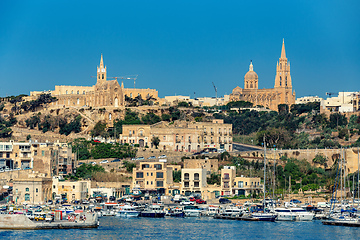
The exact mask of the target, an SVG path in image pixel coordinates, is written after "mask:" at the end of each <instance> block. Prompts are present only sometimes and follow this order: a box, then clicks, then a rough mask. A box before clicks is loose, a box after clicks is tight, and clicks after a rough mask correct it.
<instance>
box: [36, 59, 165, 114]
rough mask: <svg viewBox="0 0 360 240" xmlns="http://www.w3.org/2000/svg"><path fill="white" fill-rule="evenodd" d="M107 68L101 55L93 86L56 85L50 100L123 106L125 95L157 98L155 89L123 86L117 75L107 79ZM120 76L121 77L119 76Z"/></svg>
mask: <svg viewBox="0 0 360 240" xmlns="http://www.w3.org/2000/svg"><path fill="white" fill-rule="evenodd" d="M108 78H109V77H108V76H107V68H106V66H105V65H104V61H103V56H102V55H101V59H100V65H99V66H98V67H97V75H96V79H97V81H96V84H95V85H93V86H64V85H57V86H55V90H54V91H51V96H53V97H56V98H57V101H55V102H52V103H51V105H52V106H54V107H115V108H117V107H123V106H125V95H127V96H128V97H131V98H135V97H137V96H140V95H141V97H142V98H143V99H146V98H148V97H152V98H153V99H156V100H157V99H158V92H157V91H156V90H155V89H149V88H148V89H137V88H131V89H130V88H124V84H123V83H121V85H120V84H119V82H118V81H117V79H118V77H110V79H111V78H113V79H114V80H108ZM120 78H121V77H120ZM43 93H44V92H39V91H33V92H30V96H32V97H37V96H38V95H40V94H43Z"/></svg>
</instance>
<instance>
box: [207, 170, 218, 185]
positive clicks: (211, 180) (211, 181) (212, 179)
mask: <svg viewBox="0 0 360 240" xmlns="http://www.w3.org/2000/svg"><path fill="white" fill-rule="evenodd" d="M206 181H207V184H217V185H220V184H221V175H220V174H216V173H211V175H210V177H209V178H207V179H206Z"/></svg>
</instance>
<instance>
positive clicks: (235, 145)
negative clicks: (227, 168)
mask: <svg viewBox="0 0 360 240" xmlns="http://www.w3.org/2000/svg"><path fill="white" fill-rule="evenodd" d="M233 149H234V151H239V152H246V151H259V150H262V148H261V147H257V146H251V145H246V144H240V143H233Z"/></svg>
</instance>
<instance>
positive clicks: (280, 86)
mask: <svg viewBox="0 0 360 240" xmlns="http://www.w3.org/2000/svg"><path fill="white" fill-rule="evenodd" d="M280 66H281V65H280ZM280 87H281V77H280Z"/></svg>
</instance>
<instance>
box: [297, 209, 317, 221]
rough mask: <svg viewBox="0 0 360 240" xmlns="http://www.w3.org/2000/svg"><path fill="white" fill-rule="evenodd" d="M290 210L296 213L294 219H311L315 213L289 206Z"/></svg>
mask: <svg viewBox="0 0 360 240" xmlns="http://www.w3.org/2000/svg"><path fill="white" fill-rule="evenodd" d="M291 212H292V213H293V214H295V215H296V221H312V220H313V219H314V216H315V214H314V213H312V212H308V211H306V210H305V209H303V208H291Z"/></svg>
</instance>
